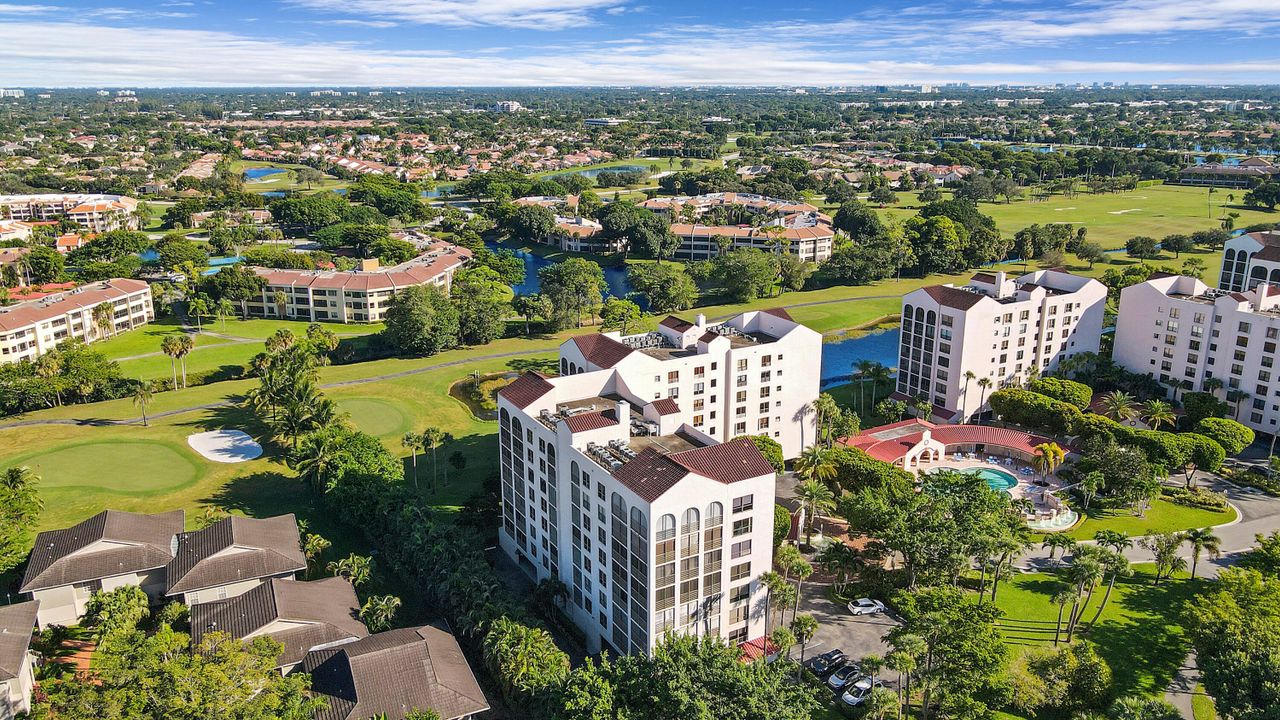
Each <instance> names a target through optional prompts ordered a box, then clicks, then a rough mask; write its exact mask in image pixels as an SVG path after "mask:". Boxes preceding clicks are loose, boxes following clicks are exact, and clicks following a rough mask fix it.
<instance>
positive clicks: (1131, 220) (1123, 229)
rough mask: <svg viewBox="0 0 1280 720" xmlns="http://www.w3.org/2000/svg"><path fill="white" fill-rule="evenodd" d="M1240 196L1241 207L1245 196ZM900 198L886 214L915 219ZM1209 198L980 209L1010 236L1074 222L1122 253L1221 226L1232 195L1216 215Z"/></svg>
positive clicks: (1104, 199) (1197, 192) (1248, 217)
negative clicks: (1144, 239) (1128, 244)
mask: <svg viewBox="0 0 1280 720" xmlns="http://www.w3.org/2000/svg"><path fill="white" fill-rule="evenodd" d="M1235 195H1236V202H1237V203H1239V202H1240V201H1241V200H1242V197H1243V193H1241V192H1237V193H1236V194H1235ZM898 197H899V198H901V202H900V203H899V205H898V206H897V207H890V208H887V209H885V210H884V211H882V212H884V214H886V215H893V216H896V217H910V216H912V215H914V214H915V212H916V210H915V206H918V204H919V200H918V199H917V196H916V194H915V193H899V194H898ZM1207 198H1208V194H1207V192H1206V190H1205V188H1192V187H1180V186H1176V185H1153V186H1151V187H1144V188H1138V189H1137V190H1133V191H1130V192H1122V193H1104V194H1101V195H1091V194H1089V193H1087V192H1084V193H1080V194H1079V195H1077V196H1076V197H1074V198H1067V197H1063V196H1061V195H1055V196H1054V197H1052V198H1051V199H1049V200H1045V201H1032V200H1017V201H1014V202H1012V203H1003V202H999V203H982V204H981V206H980V208H979V209H980V210H981V211H982V212H983V213H984V214H987V215H990V216H991V217H993V218H995V221H996V224H997V226H999V228H1000V232H1001V233H1003V234H1004V235H1006V236H1008V237H1012V236H1013V234H1014V233H1015V232H1017V231H1019V230H1021V229H1022V228H1024V227H1027V226H1028V225H1031V224H1033V223H1039V224H1041V225H1044V224H1046V223H1073V224H1075V225H1083V226H1085V227H1087V228H1088V229H1089V240H1091V241H1093V242H1096V243H1099V244H1101V245H1102V246H1103V247H1106V248H1117V247H1123V246H1124V242H1125V240H1128V239H1129V238H1131V237H1134V236H1135V235H1147V236H1150V237H1154V238H1156V239H1157V240H1158V239H1160V238H1162V237H1164V236H1165V235H1170V234H1173V233H1191V232H1194V231H1196V230H1208V229H1212V228H1216V227H1219V222H1220V218H1221V217H1222V215H1223V212H1224V208H1223V205H1226V204H1227V203H1228V200H1227V193H1225V192H1223V191H1221V190H1219V191H1218V192H1215V193H1214V194H1213V210H1212V212H1210V211H1209V204H1208V202H1207ZM1226 211H1227V212H1238V213H1240V217H1239V218H1236V227H1244V226H1246V225H1252V224H1255V223H1263V222H1277V221H1280V213H1269V212H1265V211H1262V210H1253V209H1249V208H1245V207H1243V206H1239V205H1231V206H1230V207H1227V208H1226Z"/></svg>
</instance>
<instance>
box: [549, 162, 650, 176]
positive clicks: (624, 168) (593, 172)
mask: <svg viewBox="0 0 1280 720" xmlns="http://www.w3.org/2000/svg"><path fill="white" fill-rule="evenodd" d="M602 172H643V173H647V172H649V168H648V166H646V165H615V166H614V167H602V168H591V169H590V170H568V171H565V172H560V173H556V174H555V175H551V176H550V177H551V178H552V179H555V178H556V177H559V176H562V175H581V176H583V177H589V178H592V179H595V177H596V176H597V175H599V174H600V173H602Z"/></svg>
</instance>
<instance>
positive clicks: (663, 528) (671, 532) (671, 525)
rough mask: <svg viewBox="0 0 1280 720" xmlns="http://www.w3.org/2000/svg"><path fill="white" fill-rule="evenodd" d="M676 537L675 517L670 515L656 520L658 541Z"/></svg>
mask: <svg viewBox="0 0 1280 720" xmlns="http://www.w3.org/2000/svg"><path fill="white" fill-rule="evenodd" d="M675 536H676V516H675V515H671V514H669V513H668V514H666V515H663V516H662V517H660V518H658V539H659V540H669V539H671V538H674V537H675Z"/></svg>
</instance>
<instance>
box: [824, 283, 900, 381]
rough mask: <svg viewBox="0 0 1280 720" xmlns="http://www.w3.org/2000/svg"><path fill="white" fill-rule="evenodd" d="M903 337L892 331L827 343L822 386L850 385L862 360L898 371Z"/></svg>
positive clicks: (870, 333)
mask: <svg viewBox="0 0 1280 720" xmlns="http://www.w3.org/2000/svg"><path fill="white" fill-rule="evenodd" d="M855 302H856V301H855ZM899 335H900V331H899V330H898V328H892V329H889V330H878V331H875V332H869V333H862V334H860V335H857V336H855V337H848V338H843V339H841V340H837V341H834V342H827V343H823V344H822V383H821V384H822V387H823V388H824V389H825V388H829V387H833V386H835V385H843V384H844V383H847V382H849V376H850V375H851V374H852V373H853V364H854V363H856V362H858V361H859V360H870V361H872V362H878V363H880V364H881V365H884V366H885V367H887V368H896V367H897V366H898V337H899Z"/></svg>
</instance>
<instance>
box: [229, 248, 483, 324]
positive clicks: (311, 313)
mask: <svg viewBox="0 0 1280 720" xmlns="http://www.w3.org/2000/svg"><path fill="white" fill-rule="evenodd" d="M470 261H471V251H470V250H468V249H467V248H465V247H461V246H459V245H453V244H452V243H446V242H438V243H435V244H434V245H432V246H431V247H430V248H429V249H428V250H427V252H425V253H423V254H422V255H419V256H418V257H416V258H414V259H413V260H410V261H408V262H406V263H401V264H399V265H395V266H392V267H388V268H385V269H384V268H380V267H379V265H378V261H377V260H376V259H374V260H364V261H362V263H361V267H360V269H359V270H348V271H340V270H283V269H278V268H261V267H255V268H253V270H254V272H256V273H257V274H258V275H259V276H260V277H262V278H263V279H264V280H266V286H265V287H264V288H263V290H262V295H261V296H260V297H257V298H254V299H252V300H250V301H249V302H248V303H247V307H248V311H249V314H250V315H255V316H257V317H272V318H281V319H287V320H302V321H306V322H321V321H323V322H339V323H364V322H379V321H381V320H382V319H383V317H385V315H386V312H387V307H388V306H389V305H390V303H391V298H392V297H394V296H395V295H396V294H397V293H399V292H400V291H401V290H404V289H405V288H408V287H415V286H418V285H434V286H436V287H438V288H440V290H442V291H443V292H445V293H446V294H447V293H448V292H449V288H450V287H451V286H452V284H453V276H454V274H455V273H456V272H457V271H458V269H459V268H461V267H463V266H464V265H466V264H467V263H468V262H470Z"/></svg>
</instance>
